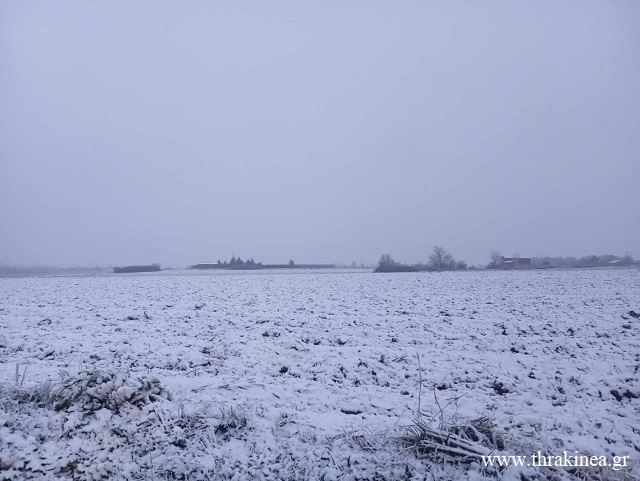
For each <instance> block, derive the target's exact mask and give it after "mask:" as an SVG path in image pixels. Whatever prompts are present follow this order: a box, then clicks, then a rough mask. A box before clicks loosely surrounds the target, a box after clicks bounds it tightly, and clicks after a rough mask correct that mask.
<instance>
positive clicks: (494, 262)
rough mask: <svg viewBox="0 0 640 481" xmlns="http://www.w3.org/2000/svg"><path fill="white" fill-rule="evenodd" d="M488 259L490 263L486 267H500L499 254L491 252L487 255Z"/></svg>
mask: <svg viewBox="0 0 640 481" xmlns="http://www.w3.org/2000/svg"><path fill="white" fill-rule="evenodd" d="M489 257H490V258H491V262H490V263H489V265H488V266H487V267H489V269H495V268H497V267H498V265H500V259H501V258H502V256H501V255H500V252H498V251H491V253H490V254H489Z"/></svg>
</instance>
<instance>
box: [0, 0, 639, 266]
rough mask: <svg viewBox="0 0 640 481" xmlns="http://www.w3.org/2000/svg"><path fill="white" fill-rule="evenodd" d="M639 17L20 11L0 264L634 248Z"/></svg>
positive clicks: (569, 7) (621, 9) (594, 8)
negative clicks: (441, 250)
mask: <svg viewBox="0 0 640 481" xmlns="http://www.w3.org/2000/svg"><path fill="white" fill-rule="evenodd" d="M638 25H640V3H638V2H633V1H627V2H624V1H616V2H595V1H593V2H577V1H575V2H536V3H524V2H506V1H505V2H490V3H483V4H479V3H472V2H456V3H448V2H440V3H433V2H424V3H422V2H407V1H397V2H386V3H383V2H365V1H359V2H321V3H315V4H312V3H311V2H268V3H266V2H264V3H263V2H250V3H243V4H241V5H240V4H236V3H232V2H229V3H216V4H209V3H205V2H202V3H188V4H185V3H177V2H141V3H130V2H119V3H113V2H109V3H84V2H65V3H60V2H39V3H31V2H3V3H2V4H0V97H1V98H2V99H3V100H2V108H0V176H1V180H2V188H1V189H0V263H7V264H23V265H26V264H56V265H113V264H135V263H152V262H158V263H161V264H163V265H188V264H193V263H195V262H199V261H212V260H213V261H215V260H216V259H219V258H221V259H228V258H229V257H231V255H232V253H235V254H236V255H240V256H242V257H243V258H248V257H255V258H256V259H261V260H264V261H265V262H287V261H288V260H289V259H295V260H296V262H318V263H320V262H351V261H357V262H358V263H360V262H361V261H364V262H365V263H372V262H375V261H377V259H378V257H379V256H380V254H383V253H387V252H390V253H393V255H394V257H395V258H396V259H398V260H400V261H406V262H416V261H419V260H421V259H424V260H426V259H427V257H428V256H429V254H430V252H431V250H432V248H433V246H434V245H443V246H445V247H446V248H447V249H449V250H450V251H451V253H452V254H454V255H455V257H456V258H460V259H465V260H467V262H469V263H486V262H488V260H489V259H488V254H489V252H490V251H491V250H493V249H497V250H499V251H501V252H502V253H503V254H504V255H512V254H513V253H515V252H518V253H519V254H520V255H523V256H536V255H540V256H542V255H551V256H569V255H575V256H584V255H589V254H596V255H599V254H606V253H611V254H624V253H625V252H627V251H630V252H631V254H632V255H634V256H635V257H636V258H637V257H638V256H640V188H639V183H640V135H639V134H638V132H640V88H639V86H640V50H639V48H638V47H639V46H640V29H639V28H638Z"/></svg>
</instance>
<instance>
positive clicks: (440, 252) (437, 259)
mask: <svg viewBox="0 0 640 481" xmlns="http://www.w3.org/2000/svg"><path fill="white" fill-rule="evenodd" d="M455 264H456V261H455V259H454V258H453V256H452V255H451V254H450V253H449V252H448V251H447V250H446V249H445V248H444V247H441V246H435V247H434V248H433V254H431V255H430V256H429V266H430V267H431V268H432V269H435V270H437V271H445V270H449V269H453V268H454V267H455Z"/></svg>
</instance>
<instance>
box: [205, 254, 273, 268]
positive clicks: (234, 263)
mask: <svg viewBox="0 0 640 481" xmlns="http://www.w3.org/2000/svg"><path fill="white" fill-rule="evenodd" d="M216 264H217V265H219V266H228V267H241V266H261V265H262V262H258V263H256V261H254V260H253V257H252V258H251V259H248V260H246V261H243V260H242V259H241V258H240V256H238V257H236V256H233V257H232V258H231V260H230V261H229V262H227V261H224V262H220V259H218V262H216Z"/></svg>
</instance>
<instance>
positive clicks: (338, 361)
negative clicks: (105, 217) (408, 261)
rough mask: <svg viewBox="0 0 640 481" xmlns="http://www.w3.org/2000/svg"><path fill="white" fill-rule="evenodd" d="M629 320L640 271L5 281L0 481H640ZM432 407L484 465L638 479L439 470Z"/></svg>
mask: <svg viewBox="0 0 640 481" xmlns="http://www.w3.org/2000/svg"><path fill="white" fill-rule="evenodd" d="M630 311H634V313H640V271H639V270H571V271H569V270H567V271H562V270H555V271H521V272H459V273H408V274H373V273H370V272H347V271H326V272H320V271H309V272H296V273H285V272H249V273H217V274H209V273H189V272H186V271H185V272H163V273H158V274H150V275H121V276H116V275H104V276H87V277H40V278H35V277H33V278H12V279H0V329H1V331H0V386H1V387H0V478H4V479H10V480H13V479H25V478H28V479H83V480H84V479H273V480H277V479H291V480H296V479H317V480H322V479H324V480H332V479H334V480H335V479H349V480H396V479H413V480H421V479H443V478H444V479H461V478H462V479H481V478H485V477H494V478H495V477H496V476H497V477H498V478H503V479H523V480H527V479H528V480H532V479H554V478H557V479H559V478H573V477H577V478H587V479H589V478H591V479H638V477H640V398H639V397H638V396H639V395H640V381H639V380H638V376H639V375H640V319H638V318H635V317H633V315H630V314H629V312H630ZM16 365H18V370H19V374H18V379H17V381H16ZM419 366H420V369H419ZM25 367H26V373H25V372H24V369H25ZM153 378H156V379H157V380H158V381H159V383H157V382H153V381H152V380H153ZM45 381H50V382H49V383H45ZM420 381H421V382H422V388H420V387H419V386H420ZM145 382H146V384H145ZM16 383H17V384H18V386H16ZM419 403H420V405H421V408H422V412H421V414H420V420H421V423H422V424H421V426H423V427H426V426H428V427H430V428H432V429H434V430H435V431H437V432H441V433H449V434H451V433H455V434H456V435H458V437H454V438H452V439H459V440H463V441H464V440H466V441H467V442H468V443H469V449H470V450H473V449H474V448H476V447H477V448H478V449H480V451H481V452H490V451H491V450H492V452H493V453H494V454H496V453H498V454H509V455H530V454H533V453H534V452H537V451H538V450H542V451H544V452H545V453H547V454H562V453H563V451H568V452H569V453H570V454H571V455H573V454H574V453H575V451H578V452H579V453H581V454H586V455H595V456H607V457H608V458H607V459H613V456H628V458H626V459H627V461H626V464H627V466H624V467H620V469H617V470H614V469H612V467H607V468H603V467H600V468H593V467H591V468H587V467H579V468H570V467H569V468H560V467H553V468H541V467H523V468H513V467H510V468H507V469H496V468H490V467H484V466H483V465H482V462H481V461H480V460H479V458H477V459H472V458H468V457H467V458H464V457H460V456H456V455H455V453H453V454H451V455H450V456H445V457H444V459H443V457H442V456H441V455H440V454H439V453H435V454H434V453H433V449H431V448H433V444H431V445H430V444H429V440H428V439H427V440H426V441H425V438H420V437H419V434H420V432H421V431H420V430H419V429H416V428H415V426H416V424H415V422H416V419H417V416H418V405H419ZM412 425H413V426H414V429H413V430H412V429H407V427H411V426H412ZM412 436H413V438H412ZM416 436H417V437H416ZM420 439H422V441H424V442H423V444H422V445H420V444H419V443H418V441H420ZM432 441H433V440H432ZM436 444H437V443H436ZM443 447H444V448H446V445H444V444H443ZM483 450H484V451H483ZM520 473H522V477H520Z"/></svg>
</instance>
